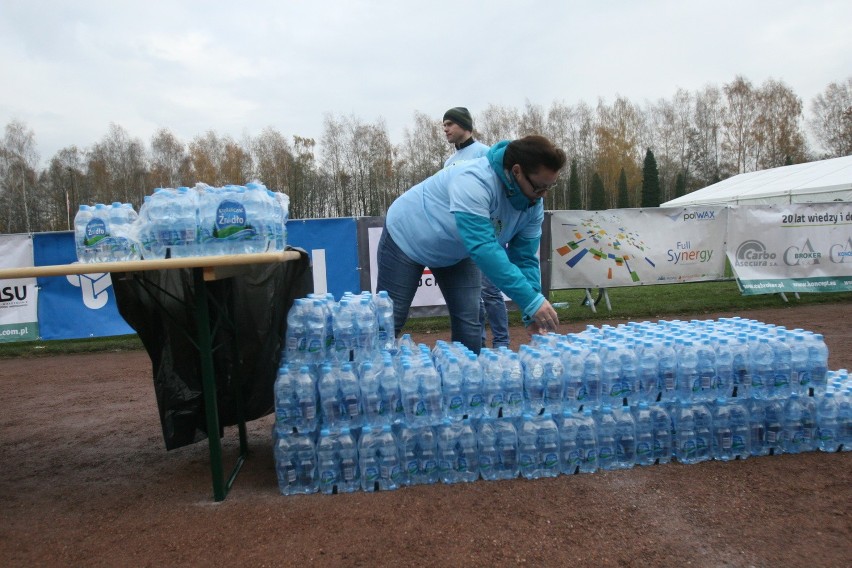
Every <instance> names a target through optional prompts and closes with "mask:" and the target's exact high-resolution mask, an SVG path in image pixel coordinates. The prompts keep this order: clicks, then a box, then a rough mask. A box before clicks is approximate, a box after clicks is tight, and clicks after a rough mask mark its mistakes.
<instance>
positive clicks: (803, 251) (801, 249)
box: [784, 239, 822, 266]
mask: <svg viewBox="0 0 852 568" xmlns="http://www.w3.org/2000/svg"><path fill="white" fill-rule="evenodd" d="M820 258H822V253H821V252H819V251H815V250H814V247H813V245H811V240H810V239H805V242H804V244H803V245H802V246H796V245H793V246H790V247H787V250H785V251H784V264H786V265H787V266H799V265H802V266H808V265H812V264H819V259H820Z"/></svg>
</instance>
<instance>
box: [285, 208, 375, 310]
mask: <svg viewBox="0 0 852 568" xmlns="http://www.w3.org/2000/svg"><path fill="white" fill-rule="evenodd" d="M356 229H357V223H356V221H355V219H353V218H352V217H345V218H339V219H305V220H302V219H297V220H292V219H291V220H290V221H288V222H287V244H288V245H291V246H294V247H299V248H302V249H305V251H307V253H308V254H309V255H310V257H311V267H312V270H313V276H314V292H316V293H318V294H325V293H326V292H331V293H332V294H334V297H335V298H336V299H337V300H339V299H340V297H341V296H342V295H343V293H344V292H356V293H357V292H359V291H360V290H361V286H360V283H359V278H358V239H357V233H356Z"/></svg>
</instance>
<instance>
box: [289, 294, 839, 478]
mask: <svg viewBox="0 0 852 568" xmlns="http://www.w3.org/2000/svg"><path fill="white" fill-rule="evenodd" d="M287 325H288V329H287V336H286V345H285V348H284V353H283V359H282V361H283V362H282V365H281V367H280V370H279V375H278V379H277V381H276V384H275V408H276V423H275V426H274V428H273V440H274V458H275V463H276V471H277V475H278V484H279V489H280V491H281V493H283V494H298V493H313V492H317V491H320V492H323V493H338V492H341V493H342V492H351V491H356V490H359V489H360V490H364V491H376V490H389V489H396V488H399V487H402V486H406V485H415V484H423V483H426V484H430V483H438V482H442V483H457V482H471V481H475V480H477V479H479V478H480V477H481V478H482V479H486V480H494V479H511V478H515V477H518V476H522V477H524V478H527V479H535V478H542V477H554V476H558V475H560V474H569V475H570V474H575V473H592V472H595V471H596V470H598V469H602V470H614V469H623V468H631V467H633V466H637V465H641V466H650V465H653V464H663V463H668V462H669V461H671V460H672V459H675V460H677V461H678V462H680V463H684V464H694V463H698V462H702V461H705V460H710V459H716V460H722V461H729V460H734V459H747V458H749V457H750V456H766V455H778V454H781V453H798V452H805V451H815V450H822V451H826V452H835V451H841V450H843V451H848V450H849V449H850V447H852V439H850V436H852V410H850V400H852V399H851V398H850V397H852V383H850V382H849V380H848V373H847V372H846V371H845V370H839V371H829V370H828V369H827V362H828V349H827V347H826V345H825V343H824V341H823V338H822V336H821V335H819V334H815V333H812V332H809V331H805V330H802V329H795V330H787V329H785V328H782V327H777V326H773V325H767V324H763V323H760V322H756V321H753V320H747V319H741V318H736V317H734V318H723V319H719V320H715V321H714V320H707V321H697V320H693V321H689V322H686V321H678V320H675V321H659V322H657V323H651V322H641V323H638V322H637V323H628V324H625V325H620V326H617V327H612V326H608V325H604V326H602V327H599V328H598V327H593V326H588V327H587V328H586V330H585V331H583V332H581V333H575V334H567V335H557V334H548V335H543V336H534V337H533V339H532V341H531V342H530V344H529V345H524V346H522V347H521V349H520V351H519V352H518V353H516V352H512V351H510V350H509V349H505V348H501V349H488V348H483V349H482V350H481V352H480V354H479V355H478V356H477V355H475V354H474V353H472V352H471V351H470V350H468V349H466V348H465V347H463V346H461V345H460V344H451V343H448V342H445V341H440V340H439V341H437V342H436V344H435V346H434V347H433V348H432V349H430V348H429V347H427V346H426V345H423V344H419V345H415V344H414V343H413V342H412V341H411V338H410V337H409V336H407V335H404V336H402V338H401V339H400V340H399V341H398V342H396V341H394V334H393V308H392V305H391V301H390V299H389V298H388V297H387V294H386V293H384V292H380V293H379V294H375V295H373V294H370V293H369V292H363V293H361V294H360V295H353V294H350V293H347V294H345V295H344V296H343V298H342V299H341V300H340V301H339V302H335V301H334V298H333V297H332V296H331V295H327V296H314V295H310V296H309V297H308V298H304V299H299V300H297V301H296V302H295V304H294V305H293V308H292V310H291V311H290V313H289V315H288V318H287Z"/></svg>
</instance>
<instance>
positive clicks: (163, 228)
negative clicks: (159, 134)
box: [74, 182, 289, 262]
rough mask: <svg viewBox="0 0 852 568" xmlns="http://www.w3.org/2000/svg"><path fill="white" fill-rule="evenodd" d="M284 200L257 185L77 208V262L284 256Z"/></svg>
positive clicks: (170, 192)
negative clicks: (137, 205)
mask: <svg viewBox="0 0 852 568" xmlns="http://www.w3.org/2000/svg"><path fill="white" fill-rule="evenodd" d="M288 217H289V197H287V195H285V194H283V193H280V192H273V191H270V190H268V189H267V188H266V187H265V186H264V185H263V184H261V183H259V182H251V183H248V184H246V185H245V186H235V185H229V186H224V187H210V186H208V185H206V184H197V185H196V186H195V187H193V188H189V187H178V188H176V189H170V188H158V189H156V190H154V192H153V193H152V194H151V195H150V196H146V197H145V199H144V202H143V204H142V207H141V208H140V210H139V214H138V215H137V214H136V212H135V211H134V210H133V207H132V206H131V205H130V204H129V203H123V204H122V203H113V204H112V205H111V206H106V205H103V204H96V205H95V206H94V207H92V206H89V205H80V209H79V211H78V212H77V215H76V216H75V218H74V235H75V244H76V249H77V259H78V260H79V261H80V262H111V261H112V262H114V261H123V260H139V259H142V258H144V259H146V260H149V259H163V258H184V257H190V256H211V255H223V254H241V253H258V252H267V251H280V250H284V249H285V247H286V242H287V236H286V235H287V228H286V223H287V219H288Z"/></svg>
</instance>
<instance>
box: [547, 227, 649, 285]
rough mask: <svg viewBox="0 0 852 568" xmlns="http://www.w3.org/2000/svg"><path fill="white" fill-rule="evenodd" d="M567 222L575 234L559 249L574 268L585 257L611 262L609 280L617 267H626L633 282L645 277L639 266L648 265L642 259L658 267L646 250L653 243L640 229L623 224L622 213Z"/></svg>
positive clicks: (622, 268) (558, 251) (557, 250)
mask: <svg viewBox="0 0 852 568" xmlns="http://www.w3.org/2000/svg"><path fill="white" fill-rule="evenodd" d="M564 226H567V227H571V231H573V233H574V235H573V236H574V238H573V240H570V241H568V242H567V243H566V244H565V245H563V246H560V247H558V248H557V249H556V252H557V253H558V254H559V256H561V257H564V258H565V259H566V260H565V264H567V265H568V266H569V267H570V268H575V267H576V266H577V265H578V264H579V263H580V262H581V261H582V260H583V259H586V260H587V261H589V260H591V261H595V262H606V263H609V266H608V267H607V279H608V280H612V275H613V270H626V271H627V273H628V275H629V276H630V279H631V280H632V281H633V282H638V281H639V280H640V279H641V278H640V275H639V272H638V270H639V267H640V266H645V265H644V264H642V263H641V261H642V260H644V261H645V263H647V265H649V266H651V267H652V268H656V265H655V264H654V262H653V261H652V260H651V259H650V258H648V257H647V256H646V254H645V253H646V252H647V251H648V250H650V247H649V246H648V245H647V244H646V243H645V242H644V241H643V240H642V238H641V237H640V236H639V234H638V233H636V232H634V231H630V230H628V229H627V228H625V227H624V226H622V224H621V218H619V217H618V216H615V215H609V216H604V215H599V216H597V218H587V219H583V220H582V221H580V223H579V224H576V225H575V224H566V225H564ZM634 261H635V262H634ZM645 268H647V266H645Z"/></svg>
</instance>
